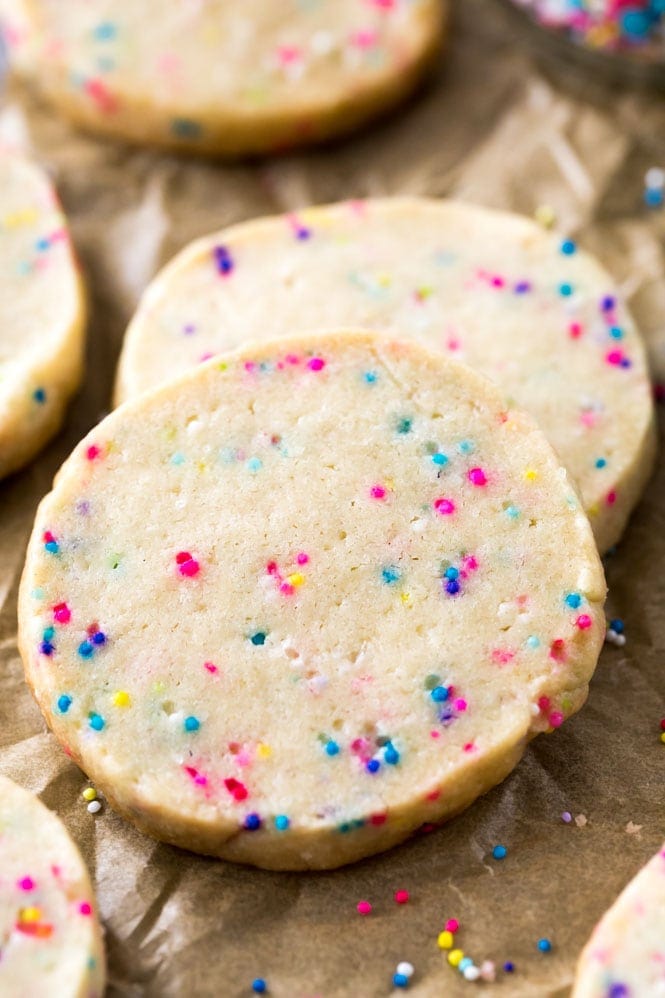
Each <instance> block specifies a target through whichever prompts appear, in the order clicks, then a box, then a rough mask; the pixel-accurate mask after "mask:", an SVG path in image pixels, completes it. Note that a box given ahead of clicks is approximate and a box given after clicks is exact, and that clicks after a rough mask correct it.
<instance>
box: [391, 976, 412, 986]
mask: <svg viewBox="0 0 665 998" xmlns="http://www.w3.org/2000/svg"><path fill="white" fill-rule="evenodd" d="M393 986H394V987H396V988H408V986H409V978H408V977H407V976H406V974H393Z"/></svg>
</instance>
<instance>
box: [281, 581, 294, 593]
mask: <svg viewBox="0 0 665 998" xmlns="http://www.w3.org/2000/svg"><path fill="white" fill-rule="evenodd" d="M279 591H280V593H284V595H285V596H293V594H294V592H295V588H294V587H293V586H292V585H291V583H290V582H282V584H281V586H280V587H279Z"/></svg>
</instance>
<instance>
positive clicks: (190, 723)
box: [184, 716, 201, 731]
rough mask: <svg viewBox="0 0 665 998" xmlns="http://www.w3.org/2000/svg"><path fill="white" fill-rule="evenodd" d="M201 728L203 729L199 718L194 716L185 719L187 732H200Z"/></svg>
mask: <svg viewBox="0 0 665 998" xmlns="http://www.w3.org/2000/svg"><path fill="white" fill-rule="evenodd" d="M200 727H201V722H200V721H199V719H198V717H193V716H192V717H186V718H185V723H184V728H185V731H198V730H199V728H200Z"/></svg>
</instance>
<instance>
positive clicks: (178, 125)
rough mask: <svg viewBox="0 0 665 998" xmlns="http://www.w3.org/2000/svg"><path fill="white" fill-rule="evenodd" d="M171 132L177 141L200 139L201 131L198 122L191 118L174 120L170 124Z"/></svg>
mask: <svg viewBox="0 0 665 998" xmlns="http://www.w3.org/2000/svg"><path fill="white" fill-rule="evenodd" d="M171 132H172V134H173V135H175V136H176V138H178V139H200V138H201V136H202V134H203V129H202V127H201V125H200V124H199V123H198V121H193V120H192V119H191V118H174V119H173V121H172V122H171Z"/></svg>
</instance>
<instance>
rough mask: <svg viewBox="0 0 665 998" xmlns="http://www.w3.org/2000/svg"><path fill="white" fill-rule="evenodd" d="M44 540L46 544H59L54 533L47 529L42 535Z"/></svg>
mask: <svg viewBox="0 0 665 998" xmlns="http://www.w3.org/2000/svg"><path fill="white" fill-rule="evenodd" d="M42 540H43V541H44V544H53V543H56V544H57V541H56V539H55V537H54V535H53V534H52V533H51V531H50V530H45V531H44V533H43V535H42Z"/></svg>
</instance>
